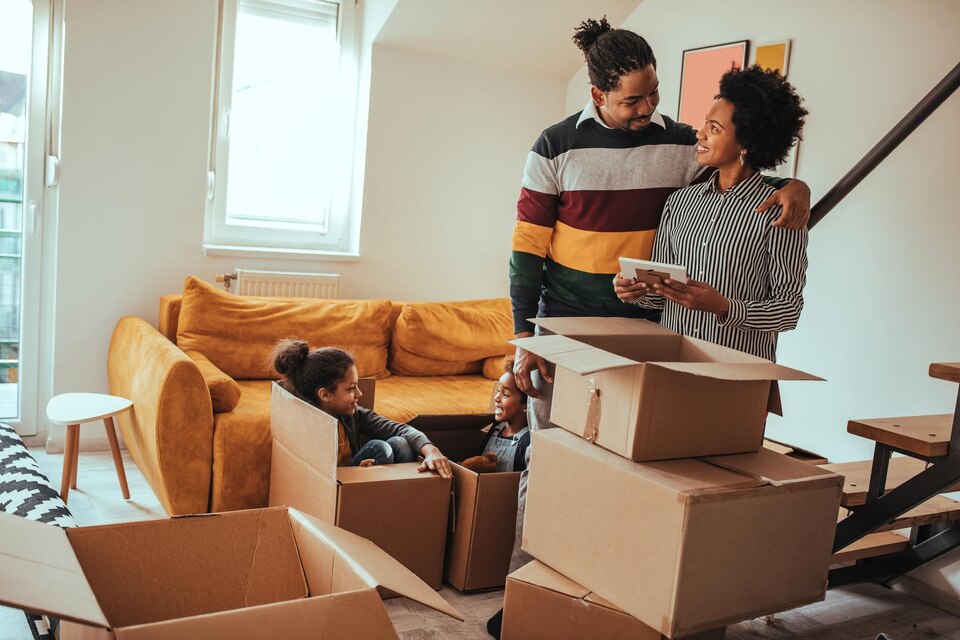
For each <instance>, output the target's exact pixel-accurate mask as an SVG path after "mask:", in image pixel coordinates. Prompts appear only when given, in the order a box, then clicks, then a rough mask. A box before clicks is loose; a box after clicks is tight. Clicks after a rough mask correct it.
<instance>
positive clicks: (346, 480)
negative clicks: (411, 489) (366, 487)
mask: <svg viewBox="0 0 960 640" xmlns="http://www.w3.org/2000/svg"><path fill="white" fill-rule="evenodd" d="M419 466H420V465H419V463H417V462H401V463H397V464H375V465H372V466H369V467H340V468H339V469H338V470H337V473H338V477H337V481H338V482H339V483H340V484H341V485H345V484H362V483H367V482H396V481H398V480H413V481H417V480H419V481H427V480H441V479H442V478H440V474H438V473H437V472H435V471H418V470H417V468H418V467H419ZM444 482H449V481H444Z"/></svg>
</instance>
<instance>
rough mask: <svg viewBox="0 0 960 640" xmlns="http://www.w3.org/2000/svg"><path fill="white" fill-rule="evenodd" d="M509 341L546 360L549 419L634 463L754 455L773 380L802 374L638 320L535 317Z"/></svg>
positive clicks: (772, 400)
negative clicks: (526, 332)
mask: <svg viewBox="0 0 960 640" xmlns="http://www.w3.org/2000/svg"><path fill="white" fill-rule="evenodd" d="M534 322H536V323H537V324H538V325H540V326H542V327H544V328H545V329H546V330H548V331H550V332H551V333H552V334H556V335H543V336H536V337H532V338H520V339H517V340H513V341H512V343H513V344H515V345H517V346H519V347H522V348H524V349H526V350H528V351H531V352H533V353H535V354H537V355H540V356H542V357H544V358H546V359H547V360H548V361H550V362H553V363H555V364H556V365H557V366H556V375H555V377H554V391H553V406H552V410H551V414H550V420H551V421H552V422H554V423H555V424H557V425H558V426H560V427H563V428H564V429H566V430H568V431H570V432H571V433H575V434H577V435H580V436H582V437H584V438H586V439H588V440H590V441H591V442H596V443H597V444H598V445H600V446H601V447H604V448H605V449H609V450H610V451H613V452H614V453H617V454H619V455H621V456H624V457H625V458H629V459H630V460H635V461H644V460H666V459H670V458H690V457H695V456H704V455H721V454H728V453H744V452H749V451H756V450H757V449H759V448H760V445H761V441H762V439H763V428H764V424H765V422H766V417H767V411H768V410H769V411H773V412H775V413H780V400H779V397H780V396H779V391H778V388H777V383H776V381H777V380H819V379H820V378H817V377H816V376H812V375H810V374H808V373H804V372H802V371H797V370H795V369H789V368H787V367H783V366H780V365H777V364H774V363H772V362H770V361H769V360H764V359H763V358H758V357H756V356H752V355H748V354H746V353H742V352H740V351H735V350H733V349H727V348H726V347H721V346H719V345H716V344H713V343H711V342H706V341H704V340H697V339H696V338H689V337H686V336H682V335H680V334H678V333H675V332H673V331H670V330H668V329H664V328H663V327H661V326H660V325H658V324H654V323H652V322H648V321H646V320H636V319H629V318H538V319H536V320H535V321H534Z"/></svg>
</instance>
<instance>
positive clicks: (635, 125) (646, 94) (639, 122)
mask: <svg viewBox="0 0 960 640" xmlns="http://www.w3.org/2000/svg"><path fill="white" fill-rule="evenodd" d="M590 91H591V93H592V94H593V102H594V104H597V105H599V106H598V107H597V113H599V114H600V118H601V119H603V121H604V122H605V123H606V125H607V126H608V127H610V128H612V129H621V130H623V131H630V132H632V133H636V132H638V131H642V130H643V129H645V128H646V127H648V126H650V116H651V115H653V112H654V111H655V110H656V108H657V105H658V104H660V80H659V79H658V78H657V70H656V69H654V68H653V65H652V64H651V65H647V66H646V67H644V68H643V69H640V70H639V71H631V72H630V73H628V74H626V75H623V76H621V77H620V86H619V87H617V88H616V89H614V90H613V91H609V92H607V93H603V92H602V91H600V90H599V89H597V88H596V87H591V88H590Z"/></svg>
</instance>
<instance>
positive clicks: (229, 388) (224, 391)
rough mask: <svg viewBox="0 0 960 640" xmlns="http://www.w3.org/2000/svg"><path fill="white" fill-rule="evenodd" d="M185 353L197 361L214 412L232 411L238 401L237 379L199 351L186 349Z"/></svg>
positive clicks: (238, 388) (238, 387)
mask: <svg viewBox="0 0 960 640" xmlns="http://www.w3.org/2000/svg"><path fill="white" fill-rule="evenodd" d="M186 354H187V355H188V356H190V358H191V359H192V360H193V361H194V362H196V363H197V368H198V369H200V375H202V376H203V381H204V382H205V383H206V385H207V389H208V390H209V391H210V401H211V402H212V403H213V412H214V413H223V412H225V411H233V410H234V408H236V406H237V403H238V402H240V385H239V384H237V381H236V380H234V379H233V378H231V377H230V376H228V375H227V374H225V373H224V372H223V371H220V369H218V368H217V365H215V364H213V363H212V362H210V360H208V359H207V356H205V355H203V354H202V353H200V352H199V351H187V352H186Z"/></svg>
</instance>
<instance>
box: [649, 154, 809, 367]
mask: <svg viewBox="0 0 960 640" xmlns="http://www.w3.org/2000/svg"><path fill="white" fill-rule="evenodd" d="M718 177H719V173H718V174H715V175H714V176H713V178H711V179H709V180H708V181H707V182H705V183H703V184H697V185H693V186H691V187H687V188H685V189H681V190H680V191H677V192H676V193H674V194H673V195H671V196H670V197H669V198H668V199H667V204H666V206H665V207H664V209H663V217H662V218H661V220H660V226H659V228H658V229H657V236H656V240H655V241H654V246H653V257H652V259H653V260H654V261H656V262H667V263H671V264H679V265H684V266H686V267H687V276H688V277H690V278H692V279H693V280H699V281H700V282H706V283H707V284H710V285H712V286H713V287H714V288H716V289H717V291H719V292H720V293H721V294H722V295H723V296H724V297H726V298H727V299H728V300H729V301H730V312H729V313H728V314H727V317H726V318H725V319H723V320H720V319H719V318H718V317H717V316H716V315H715V314H713V313H710V312H707V311H692V310H690V309H686V308H685V307H682V306H680V305H679V304H676V303H675V302H671V301H669V300H665V299H664V298H663V297H662V296H653V295H648V296H646V297H644V298H641V299H639V300H637V301H636V303H637V304H638V305H639V306H641V307H646V308H663V319H662V320H661V324H663V326H664V327H666V328H668V329H672V330H673V331H676V332H678V333H682V334H683V335H687V336H692V337H695V338H700V339H703V340H707V341H710V342H715V343H717V344H720V345H723V346H725V347H730V348H732V349H737V350H739V351H744V352H746V353H751V354H753V355H757V356H760V357H761V358H767V359H768V360H775V359H776V350H777V334H778V333H779V332H781V331H789V330H790V329H793V328H795V327H796V326H797V321H798V320H799V319H800V311H801V309H803V286H804V284H805V283H806V271H807V230H806V229H800V230H791V229H784V228H782V227H772V226H770V223H771V222H772V221H773V220H775V219H776V218H777V216H778V215H780V207H773V208H771V209H768V210H767V211H765V212H764V213H756V211H755V209H756V207H757V206H759V205H760V203H761V202H763V201H764V200H765V199H766V198H767V197H768V196H769V195H770V194H771V193H773V192H774V189H773V187H770V186H768V185H766V184H764V183H763V176H761V174H760V173H759V172H757V173H755V174H753V175H752V176H751V177H749V178H747V179H746V180H743V181H741V182H740V183H738V184H737V185H735V186H733V187H732V188H730V189H728V190H727V191H725V192H724V193H720V192H719V191H718V190H717V187H716V185H717V179H718Z"/></svg>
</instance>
